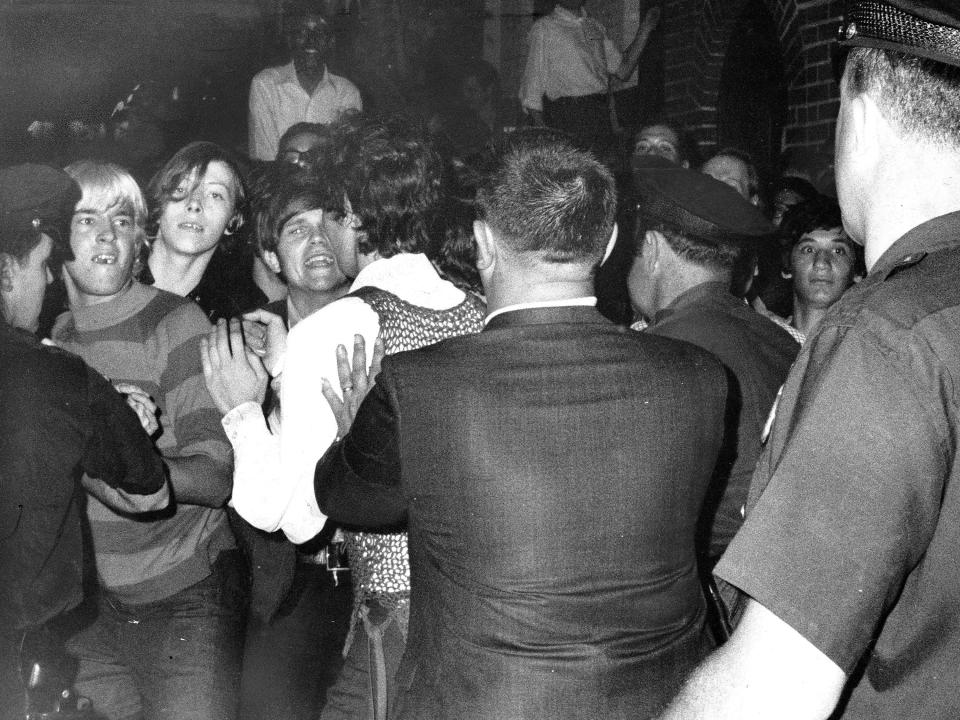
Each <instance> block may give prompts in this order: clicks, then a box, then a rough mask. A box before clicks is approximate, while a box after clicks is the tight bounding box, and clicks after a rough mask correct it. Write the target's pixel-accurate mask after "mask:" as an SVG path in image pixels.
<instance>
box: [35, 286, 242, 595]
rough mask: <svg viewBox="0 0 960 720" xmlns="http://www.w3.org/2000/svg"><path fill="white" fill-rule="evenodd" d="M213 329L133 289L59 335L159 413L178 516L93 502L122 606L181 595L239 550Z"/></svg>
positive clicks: (91, 510)
mask: <svg viewBox="0 0 960 720" xmlns="http://www.w3.org/2000/svg"><path fill="white" fill-rule="evenodd" d="M209 329H210V323H209V322H208V321H207V319H206V318H205V317H204V315H203V312H202V311H201V310H200V308H199V307H197V305H196V304H195V303H193V302H192V301H190V300H186V299H184V298H181V297H179V296H177V295H173V294H172V293H168V292H164V291H163V290H157V289H156V288H153V287H148V286H145V285H141V284H139V283H136V282H135V283H134V284H133V285H132V286H131V287H130V289H129V290H128V291H126V292H125V293H123V294H122V295H121V296H120V297H118V298H114V299H112V300H110V301H108V302H105V303H101V304H97V305H91V306H88V307H76V308H73V309H72V310H71V311H70V312H68V313H65V314H64V315H62V316H61V317H60V318H59V319H58V321H57V324H56V326H55V327H54V329H53V339H54V340H55V341H56V342H57V344H58V345H60V346H62V347H64V348H66V349H68V350H70V351H72V352H74V353H76V354H78V355H80V356H81V357H82V358H83V359H84V360H86V361H87V363H88V364H90V365H91V366H93V367H94V368H96V369H97V370H98V371H100V372H101V373H102V374H103V375H105V376H106V377H108V378H110V379H111V380H113V381H121V382H130V383H134V384H135V385H139V386H140V387H141V388H143V390H145V391H146V392H147V393H148V394H149V395H151V396H152V397H153V399H154V401H155V402H156V403H157V406H158V407H159V409H160V413H159V420H160V427H161V434H160V436H159V438H158V439H157V441H156V444H157V449H158V450H159V451H160V454H161V455H162V457H163V459H164V462H165V464H166V466H167V470H168V471H169V474H170V481H171V484H172V486H173V491H174V497H175V498H177V503H176V507H175V510H174V511H173V512H172V513H164V514H163V516H162V517H159V518H157V519H150V520H146V521H145V520H143V519H132V518H129V517H126V516H123V515H120V514H117V513H115V512H114V511H113V510H111V509H110V508H108V507H107V506H106V505H103V504H102V503H100V502H98V501H97V500H96V499H95V498H93V497H88V498H87V516H88V518H89V520H90V527H91V533H92V535H93V545H94V553H95V556H96V561H97V571H98V573H99V575H100V582H101V584H102V585H103V586H104V587H105V588H106V589H108V590H109V591H110V592H111V593H112V594H114V595H115V596H116V597H117V598H118V599H119V600H121V601H123V602H129V603H144V602H153V601H156V600H161V599H163V598H167V597H170V596H172V595H174V594H176V593H177V592H179V591H180V590H183V589H184V588H187V587H189V586H190V585H193V584H194V583H197V582H199V581H200V580H202V579H203V578H205V577H207V576H208V575H209V574H210V568H211V566H212V564H213V563H214V562H215V561H216V558H217V555H218V554H219V553H220V551H221V550H224V549H227V548H230V547H233V545H234V541H233V535H232V533H231V531H230V528H229V526H228V524H227V517H226V513H225V511H224V510H223V505H224V503H225V502H226V499H227V497H228V495H229V493H230V485H231V474H232V470H233V467H232V454H231V449H230V445H229V443H228V442H227V439H226V436H225V435H224V433H223V429H222V427H221V425H220V413H219V412H218V411H217V409H216V407H215V405H214V403H213V399H212V398H211V397H210V395H209V393H208V392H207V390H206V386H205V385H204V382H203V373H202V369H201V365H200V338H201V337H202V336H203V335H204V334H205V333H207V332H208V331H209Z"/></svg>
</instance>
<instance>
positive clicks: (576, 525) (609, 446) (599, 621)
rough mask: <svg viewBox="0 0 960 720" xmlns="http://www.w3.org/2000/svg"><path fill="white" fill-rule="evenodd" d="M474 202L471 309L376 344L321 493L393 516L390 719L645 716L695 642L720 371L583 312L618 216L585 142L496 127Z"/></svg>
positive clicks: (362, 512) (383, 522)
mask: <svg viewBox="0 0 960 720" xmlns="http://www.w3.org/2000/svg"><path fill="white" fill-rule="evenodd" d="M479 207H480V217H481V218H482V219H481V220H478V221H477V222H476V225H475V235H476V239H477V244H478V260H477V266H478V270H479V272H480V275H481V278H482V281H483V285H484V289H485V291H486V295H487V302H488V308H489V310H490V314H489V316H488V318H487V325H486V328H485V329H484V331H483V332H481V333H479V334H478V335H473V336H466V337H462V338H457V339H453V340H447V341H444V342H442V343H439V344H437V345H434V346H431V347H428V348H425V349H422V350H418V351H415V352H410V353H400V354H398V355H393V356H390V357H388V358H387V359H386V360H384V362H383V369H382V372H381V373H380V375H379V377H378V378H377V381H376V384H375V386H374V387H373V388H372V391H371V393H370V394H369V395H368V396H367V398H366V399H365V400H364V402H363V404H362V405H361V407H360V409H359V411H358V413H357V416H356V420H355V422H354V424H353V426H352V429H350V431H349V433H347V434H346V436H345V437H344V438H343V440H342V441H341V442H339V443H336V444H335V445H334V446H332V448H331V449H330V451H329V452H328V453H327V454H326V455H325V456H324V458H323V459H322V460H321V461H320V463H318V466H317V473H316V490H317V499H318V502H319V503H320V506H321V508H322V509H323V511H324V512H325V513H327V514H328V515H329V516H330V517H332V518H335V519H337V520H340V521H343V522H346V523H351V524H355V525H362V526H396V525H397V524H399V523H402V522H404V521H406V522H407V523H408V526H409V528H408V529H409V546H410V572H411V586H412V590H411V592H412V599H411V619H410V627H409V635H408V644H407V650H406V654H405V655H404V658H403V663H402V665H401V668H400V672H399V675H398V683H399V685H400V687H401V693H402V695H401V697H400V698H399V700H398V704H397V717H400V718H418V719H425V718H457V719H458V720H459V719H466V718H484V719H488V718H500V719H501V720H510V719H512V718H549V717H556V718H561V717H562V718H596V717H603V718H620V717H631V718H646V717H650V716H652V715H654V714H655V713H657V712H658V711H659V710H660V709H662V707H663V705H664V703H665V701H666V700H667V699H668V698H669V697H670V695H671V692H672V691H673V689H674V688H676V687H677V686H678V684H679V683H680V682H681V681H682V679H683V677H684V675H685V673H686V672H687V670H688V669H689V668H690V667H691V664H692V663H695V662H696V658H697V657H698V656H700V654H701V653H702V651H703V646H704V632H703V626H704V602H703V599H702V596H701V593H700V588H699V585H698V581H697V568H696V558H695V554H694V547H693V534H694V526H695V523H696V519H697V514H698V512H699V509H700V504H701V501H702V499H703V494H704V491H705V489H706V486H707V482H708V481H709V478H710V474H711V472H712V470H713V466H714V463H715V461H716V457H717V452H718V448H719V447H720V443H721V436H722V424H723V414H724V408H725V399H726V381H725V378H724V373H723V369H722V367H721V366H720V364H719V363H718V362H717V361H716V360H715V359H714V358H713V357H711V356H710V355H708V354H707V353H705V352H703V351H702V350H700V349H698V348H695V347H694V346H692V345H688V344H686V343H681V342H677V341H674V340H670V339H666V338H658V337H652V336H647V335H642V334H638V333H633V332H630V331H627V330H625V329H623V328H620V327H617V326H615V325H613V324H611V323H610V322H608V321H607V320H605V319H604V318H603V317H602V316H601V315H600V314H599V313H598V312H597V311H596V309H595V307H594V305H595V302H596V299H595V298H594V297H593V274H594V270H595V269H596V267H597V265H598V263H599V262H600V260H601V258H602V256H603V252H604V247H605V246H607V245H608V244H609V243H610V242H612V240H613V238H614V237H615V234H616V226H615V224H614V212H615V192H614V184H613V179H612V178H611V176H610V174H609V172H608V171H607V170H606V169H605V168H604V167H603V166H602V165H601V164H599V163H598V162H597V161H596V160H595V159H594V158H593V156H592V155H590V154H588V153H583V152H579V151H576V150H574V149H572V147H570V146H569V145H568V144H567V143H566V142H565V141H562V140H544V139H540V140H539V141H538V140H536V139H535V138H534V139H523V138H521V139H520V140H518V141H514V143H513V144H512V146H511V147H510V148H508V150H507V151H506V152H505V153H504V156H503V157H502V159H501V164H500V167H499V168H498V170H497V172H496V173H495V174H494V175H493V177H492V179H491V180H490V182H489V183H488V185H487V187H485V189H483V190H482V191H481V193H480V195H479ZM362 366H363V363H360V362H358V363H357V364H356V366H355V367H356V368H357V370H355V371H354V372H352V373H350V372H344V373H343V377H342V378H341V387H343V388H345V390H346V396H347V400H348V403H347V405H348V406H349V405H351V403H350V402H349V400H350V399H351V396H354V395H356V394H358V393H360V392H363V391H364V390H365V384H366V373H365V371H364V369H363V367H362ZM332 404H335V403H332ZM336 410H337V408H336V407H335V411H336ZM348 415H349V413H348ZM347 422H348V420H345V421H344V423H343V424H342V426H341V427H342V428H343V426H344V425H346V424H347ZM342 432H343V430H342Z"/></svg>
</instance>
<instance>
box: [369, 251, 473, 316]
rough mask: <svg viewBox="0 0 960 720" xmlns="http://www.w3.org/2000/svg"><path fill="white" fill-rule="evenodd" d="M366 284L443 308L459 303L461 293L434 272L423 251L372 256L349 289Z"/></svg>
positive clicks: (414, 301) (413, 302)
mask: <svg viewBox="0 0 960 720" xmlns="http://www.w3.org/2000/svg"><path fill="white" fill-rule="evenodd" d="M368 286H373V287H376V288H380V289H381V290H386V291H387V292H391V293H393V294H394V295H396V296H397V297H399V298H401V299H403V300H405V301H406V302H408V303H411V304H413V305H419V306H421V307H426V308H430V309H431V310H446V309H447V308H451V307H453V306H454V305H459V304H460V303H462V302H463V299H464V297H465V295H464V293H463V291H462V290H460V289H459V288H457V287H456V286H455V285H454V284H453V283H451V282H449V281H447V280H444V279H443V278H442V277H440V275H438V274H437V271H436V268H434V267H433V263H431V262H430V260H428V259H427V256H426V255H424V254H423V253H398V254H396V255H393V256H391V257H388V258H380V259H379V260H374V261H373V262H372V263H370V264H369V265H367V266H366V267H365V268H363V270H361V271H360V272H359V273H357V277H356V279H355V280H354V281H353V285H351V286H350V292H353V291H354V290H359V289H360V288H362V287H368Z"/></svg>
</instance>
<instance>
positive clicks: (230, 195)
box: [157, 160, 237, 255]
mask: <svg viewBox="0 0 960 720" xmlns="http://www.w3.org/2000/svg"><path fill="white" fill-rule="evenodd" d="M235 187H236V177H235V176H234V174H233V170H231V169H230V166H229V165H227V164H226V163H224V162H221V161H220V160H213V161H212V162H210V164H209V165H207V169H206V171H205V172H204V173H203V176H202V177H201V176H199V173H198V172H197V171H196V170H194V171H193V172H192V173H190V175H189V176H187V177H185V178H184V179H183V180H182V181H181V183H180V186H179V187H177V189H176V192H175V193H174V195H173V197H172V198H171V199H170V200H168V201H167V202H166V204H165V205H164V207H163V212H162V213H161V214H160V230H159V232H158V234H157V242H162V243H163V244H164V245H166V246H167V247H168V248H169V249H170V250H173V251H174V252H177V253H181V254H183V255H204V254H206V253H212V252H213V250H214V248H216V246H217V243H218V242H219V241H220V238H221V237H223V234H224V232H225V231H226V229H227V224H228V223H229V222H230V219H231V218H232V217H233V216H234V214H235V213H236V206H237V197H236V192H235V190H234V188H235Z"/></svg>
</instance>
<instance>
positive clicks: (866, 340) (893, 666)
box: [716, 212, 960, 720]
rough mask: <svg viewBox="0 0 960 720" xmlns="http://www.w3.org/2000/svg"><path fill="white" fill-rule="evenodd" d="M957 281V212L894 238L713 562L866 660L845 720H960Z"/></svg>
mask: <svg viewBox="0 0 960 720" xmlns="http://www.w3.org/2000/svg"><path fill="white" fill-rule="evenodd" d="M958 276H960V212H955V213H951V214H949V215H944V216H941V217H938V218H934V219H932V220H930V221H928V222H926V223H924V224H922V225H920V226H918V227H916V228H914V229H913V230H911V231H910V232H908V233H907V234H906V235H904V236H903V237H902V238H900V239H899V240H897V241H896V242H895V243H894V244H893V245H892V246H891V247H890V248H889V249H888V250H887V251H886V252H885V253H884V254H883V256H882V257H881V258H880V259H879V260H878V261H877V263H876V265H875V266H874V268H873V269H872V270H871V272H870V274H869V275H868V276H867V277H866V278H864V279H863V280H862V281H861V282H860V283H858V284H857V285H855V286H853V287H852V288H850V289H849V290H848V291H847V292H846V294H844V296H843V297H841V298H840V300H839V301H838V302H837V303H836V304H834V305H833V306H832V307H831V308H830V310H829V312H828V313H827V315H826V316H825V317H824V318H823V320H822V321H821V322H820V324H819V325H818V326H817V328H816V329H815V330H814V332H813V333H812V334H811V336H810V337H809V338H808V339H807V342H806V343H805V345H804V347H803V350H802V351H801V353H800V356H799V358H798V359H797V362H796V364H795V366H794V368H793V370H792V371H791V373H790V376H789V378H788V379H787V383H786V385H785V386H784V390H783V395H782V398H781V400H780V402H779V405H778V410H777V416H776V419H775V420H774V423H773V428H772V430H771V432H770V438H769V440H768V442H767V446H766V449H765V451H764V453H763V455H762V456H761V457H760V460H759V462H758V464H757V469H756V472H755V474H754V477H753V483H752V487H751V491H750V501H749V503H748V506H747V507H748V512H747V519H746V522H745V523H744V525H743V527H742V528H741V531H740V533H739V534H738V535H737V537H736V538H735V539H734V541H733V542H732V543H731V545H730V548H729V550H728V552H727V554H726V555H725V556H724V558H723V559H722V560H721V562H720V564H719V565H718V566H717V571H716V572H717V575H719V576H720V577H722V578H723V579H724V580H726V581H728V582H730V583H731V584H733V585H735V586H737V587H739V588H740V589H742V590H743V591H744V592H746V593H747V594H749V595H750V596H751V597H753V598H755V599H756V601H757V602H759V603H760V604H762V605H763V606H764V607H766V608H767V609H768V610H770V611H771V612H773V613H774V614H775V615H777V616H778V617H779V618H780V619H781V620H783V621H784V622H786V623H787V624H789V625H790V626H791V627H793V628H794V629H795V630H797V632H799V633H800V634H801V635H803V636H804V637H805V638H806V639H807V640H808V641H809V642H810V643H811V644H813V645H814V646H815V647H816V648H818V649H819V650H820V651H821V652H822V653H823V654H825V655H826V656H827V657H829V658H830V659H831V660H832V661H833V662H834V663H835V664H836V665H838V666H839V667H840V668H841V669H842V670H844V672H846V673H847V674H848V675H850V674H852V673H854V671H855V670H857V669H858V668H859V670H860V672H856V673H855V678H856V679H855V680H854V681H853V682H854V686H853V687H851V688H849V689H848V690H849V692H848V693H845V694H848V695H849V698H848V700H847V701H846V704H845V709H844V712H843V715H842V717H843V718H844V720H855V719H856V720H860V719H863V720H866V719H867V718H869V719H870V720H887V719H888V718H889V719H890V720H893V719H894V718H903V717H918V718H920V717H922V718H925V720H929V719H933V720H939V719H943V720H947V719H952V718H956V717H960V675H958V674H957V672H956V668H957V665H958V663H960V566H958V564H957V561H956V552H957V547H958V546H960V523H958V522H957V521H956V518H957V517H958V516H960V495H958V486H957V476H958V474H960V453H958V452H957V447H956V446H957V435H958V427H957V424H958V416H960V414H958V410H957V407H958V398H957V391H956V388H957V386H958V379H960V332H958V328H960V285H958V283H957V277H958ZM861 663H863V664H861Z"/></svg>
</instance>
